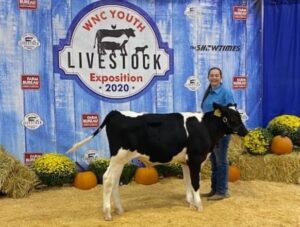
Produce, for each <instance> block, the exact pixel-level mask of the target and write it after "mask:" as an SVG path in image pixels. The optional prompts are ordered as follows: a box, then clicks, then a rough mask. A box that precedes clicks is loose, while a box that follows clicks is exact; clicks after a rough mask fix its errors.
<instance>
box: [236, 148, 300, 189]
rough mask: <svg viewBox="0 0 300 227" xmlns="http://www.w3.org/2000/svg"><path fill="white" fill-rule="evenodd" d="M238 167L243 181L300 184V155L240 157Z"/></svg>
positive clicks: (248, 155) (293, 153) (296, 153)
mask: <svg viewBox="0 0 300 227" xmlns="http://www.w3.org/2000/svg"><path fill="white" fill-rule="evenodd" d="M237 164H238V166H239V167H240V169H241V179H242V180H267V181H275V182H286V183H295V184H300V154H299V153H298V152H292V153H290V154H287V155H275V154H267V155H263V156H253V155H250V154H243V155H240V157H239V159H238V162H237Z"/></svg>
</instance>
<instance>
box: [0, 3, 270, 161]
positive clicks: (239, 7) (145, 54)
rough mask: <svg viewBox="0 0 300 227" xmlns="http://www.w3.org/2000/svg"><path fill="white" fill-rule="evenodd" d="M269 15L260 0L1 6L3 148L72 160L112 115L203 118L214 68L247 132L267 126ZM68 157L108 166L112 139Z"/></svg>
mask: <svg viewBox="0 0 300 227" xmlns="http://www.w3.org/2000/svg"><path fill="white" fill-rule="evenodd" d="M261 11H262V2H261V1H252V0H251V1H250V0H248V1H247V0H246V1H242V2H241V1H239V0H233V1H221V0H216V1H198V0H189V1H182V0H175V1H171V0H152V1H142V0H129V1H116V0H103V1H94V0H82V1H71V0H43V1H34V0H32V1H24V0H16V1H5V0H0V18H1V20H0V33H1V36H0V48H1V52H0V85H1V86H0V135H1V137H0V144H1V145H3V146H4V147H5V148H6V149H7V150H8V151H9V152H11V153H12V154H13V155H14V156H16V157H17V158H18V159H20V160H21V161H24V154H25V153H28V154H34V153H46V152H59V153H65V152H66V151H67V150H68V149H69V148H70V147H71V146H72V145H73V144H74V143H75V142H78V141H79V140H82V139H83V138H85V137H87V136H89V135H91V133H92V132H93V131H94V130H95V129H96V128H97V127H98V126H99V124H100V123H101V122H102V120H103V119H104V117H105V116H106V114H107V113H109V112H110V111H111V110H120V111H123V110H126V111H128V110H131V111H136V112H151V113H169V112H194V111H197V112H201V111H202V110H201V100H202V97H203V94H204V91H205V90H206V88H207V86H208V80H207V72H208V70H209V68H210V67H213V66H217V67H220V68H221V69H222V71H223V83H224V84H225V86H226V87H228V88H230V89H232V92H233V95H234V99H235V101H236V103H237V105H238V108H239V110H240V111H241V112H242V113H243V116H244V119H245V122H246V125H247V126H248V127H249V128H254V127H258V126H261V124H262V103H261V100H262V60H261V59H262V58H261V48H262V46H261V41H262V40H261V37H262V34H261V31H262V27H261V24H262V12H261ZM4 18H5V20H4ZM270 29H271V28H270ZM3 34H5V35H3ZM70 157H72V158H73V159H74V160H76V161H78V162H79V163H81V164H82V165H88V163H89V161H90V160H91V159H93V158H95V157H109V147H108V142H107V139H106V133H105V130H103V131H102V132H101V133H100V134H99V135H98V136H97V137H96V138H95V139H94V140H92V141H90V142H89V143H88V144H86V145H85V146H83V147H82V148H80V149H79V151H78V152H77V153H75V154H72V155H70Z"/></svg>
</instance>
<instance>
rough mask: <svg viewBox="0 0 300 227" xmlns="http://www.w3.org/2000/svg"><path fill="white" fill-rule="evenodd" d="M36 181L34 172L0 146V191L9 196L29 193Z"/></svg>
mask: <svg viewBox="0 0 300 227" xmlns="http://www.w3.org/2000/svg"><path fill="white" fill-rule="evenodd" d="M37 182H38V177H37V176H36V174H35V173H34V172H33V171H32V170H31V169H30V168H29V167H27V166H25V165H23V164H22V163H21V162H19V161H18V160H16V159H15V158H13V157H12V156H11V155H9V154H8V153H7V152H6V151H5V149H4V148H3V147H0V192H2V193H5V194H6V195H8V196H9V197H13V198H21V197H25V196H27V195H29V193H30V192H31V191H32V190H33V189H34V186H35V185H36V184H37Z"/></svg>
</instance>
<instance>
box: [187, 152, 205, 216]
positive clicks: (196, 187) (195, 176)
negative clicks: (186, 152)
mask: <svg viewBox="0 0 300 227" xmlns="http://www.w3.org/2000/svg"><path fill="white" fill-rule="evenodd" d="M188 166H189V169H190V176H191V183H192V194H193V199H194V205H195V207H196V208H197V210H198V211H202V210H203V207H202V202H201V198H200V166H201V161H200V157H198V156H193V157H189V160H188Z"/></svg>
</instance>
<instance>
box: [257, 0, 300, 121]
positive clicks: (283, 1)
mask: <svg viewBox="0 0 300 227" xmlns="http://www.w3.org/2000/svg"><path fill="white" fill-rule="evenodd" d="M263 45H264V46H263V68H264V69H263V126H266V125H267V124H268V122H269V121H270V120H271V119H272V118H274V117H276V116H278V115H282V114H293V115H298V116H300V1H299V0H265V1H264V38H263Z"/></svg>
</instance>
